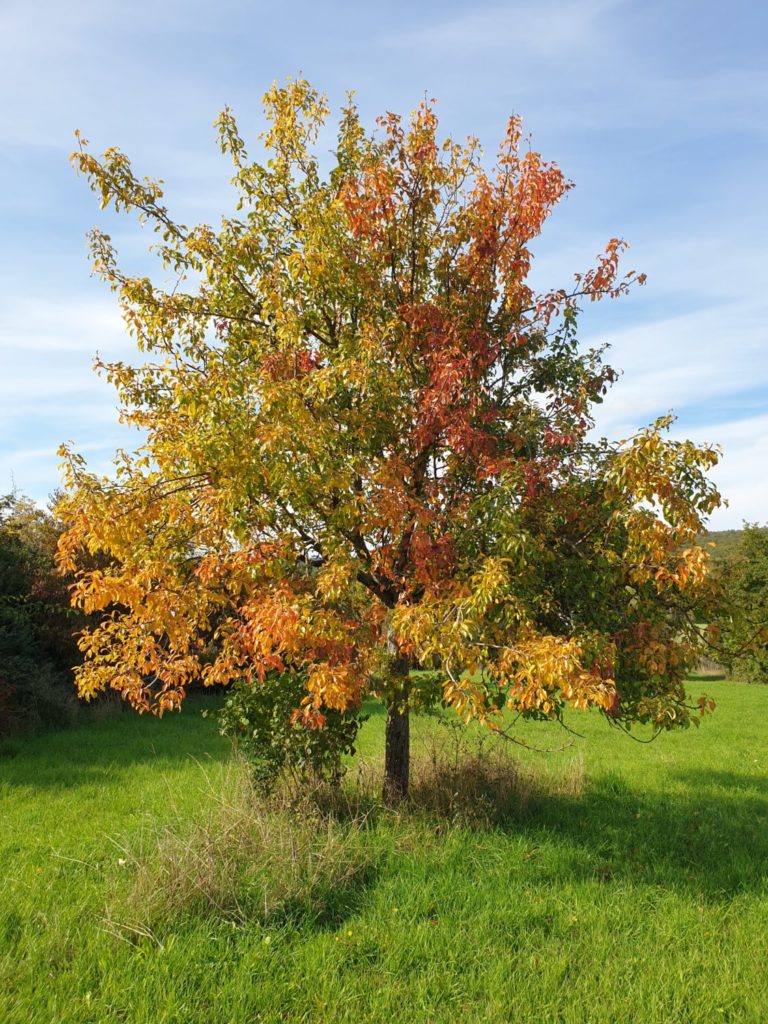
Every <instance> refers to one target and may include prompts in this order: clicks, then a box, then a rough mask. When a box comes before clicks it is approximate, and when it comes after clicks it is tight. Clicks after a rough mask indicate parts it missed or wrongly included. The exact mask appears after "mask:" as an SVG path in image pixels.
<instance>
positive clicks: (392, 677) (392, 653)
mask: <svg viewBox="0 0 768 1024" xmlns="http://www.w3.org/2000/svg"><path fill="white" fill-rule="evenodd" d="M387 654H388V656H389V665H388V668H389V672H388V675H389V679H388V680H387V682H388V684H389V685H388V687H387V689H388V690H389V693H390V696H389V700H388V703H387V725H386V731H385V745H384V794H383V795H384V803H385V804H387V805H389V806H393V805H395V804H398V803H400V802H401V801H402V800H404V799H405V798H406V797H407V796H408V777H409V771H410V765H411V723H410V719H409V716H408V672H409V669H410V663H409V660H408V658H407V657H406V656H405V655H403V654H402V653H401V652H400V649H399V648H398V646H397V641H396V640H395V638H394V637H393V636H392V634H391V633H390V634H389V636H388V637H387Z"/></svg>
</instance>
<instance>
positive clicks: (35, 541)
mask: <svg viewBox="0 0 768 1024" xmlns="http://www.w3.org/2000/svg"><path fill="white" fill-rule="evenodd" d="M60 530H61V527H60V524H59V523H57V522H56V520H55V519H54V517H53V516H52V515H51V514H50V513H48V512H45V511H44V510H42V509H39V508H37V507H36V506H35V505H34V503H33V502H31V501H29V500H28V499H25V498H21V497H18V496H17V495H15V494H11V495H6V496H4V497H0V735H2V734H7V733H11V732H16V731H19V730H22V729H24V730H30V729H36V728H41V727H51V726H53V727H58V726H62V725H67V724H69V723H70V722H71V721H72V720H73V719H74V718H75V717H76V715H77V712H78V702H77V699H76V697H75V691H74V686H73V683H72V673H71V666H72V665H74V664H75V662H76V661H77V660H79V657H80V656H79V653H78V650H77V645H76V642H75V639H74V636H73V634H74V632H75V630H76V629H77V628H78V627H80V626H82V621H81V620H80V618H79V617H78V616H77V615H75V613H74V612H73V611H72V610H71V609H70V607H69V595H68V590H67V580H65V579H64V578H63V577H62V576H60V575H59V573H58V572H57V571H56V566H55V550H56V543H57V539H58V536H59V533H60Z"/></svg>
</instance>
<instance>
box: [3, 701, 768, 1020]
mask: <svg viewBox="0 0 768 1024" xmlns="http://www.w3.org/2000/svg"><path fill="white" fill-rule="evenodd" d="M693 686H694V693H695V694H698V692H699V691H700V690H701V689H706V690H707V692H708V693H710V694H711V695H712V696H714V697H715V699H716V700H717V701H718V710H717V712H716V713H715V715H714V717H712V718H711V719H709V720H708V721H706V722H705V723H704V724H703V725H702V727H701V729H700V730H699V731H698V732H697V731H694V730H693V729H691V730H689V731H688V732H686V733H682V734H680V735H665V736H662V737H660V738H659V740H658V741H657V742H655V743H653V744H651V745H648V746H644V745H640V744H637V743H634V742H632V741H631V740H630V739H628V738H627V737H625V736H624V735H622V734H620V733H617V732H614V731H612V730H609V729H608V727H607V726H606V725H605V723H604V722H602V721H599V720H597V719H591V718H582V717H576V718H573V719H572V724H573V725H574V726H577V727H578V728H579V729H580V731H582V732H584V733H585V735H586V738H585V739H575V740H574V745H573V746H572V747H568V748H567V749H566V750H564V751H562V752H561V753H555V754H546V755H545V754H521V757H522V758H523V759H524V760H528V761H529V762H530V763H531V764H533V765H534V766H536V770H537V771H539V770H540V771H541V772H542V773H544V774H548V775H549V776H551V777H555V776H557V774H558V773H562V775H563V777H565V778H567V777H570V776H573V777H575V776H576V775H579V774H580V773H581V772H582V768H583V775H584V783H583V785H582V786H581V787H580V788H579V789H578V790H577V791H576V792H574V793H573V794H571V795H568V793H567V792H565V791H562V792H557V791H553V792H552V793H551V794H550V795H549V796H546V797H544V798H541V799H539V800H537V801H535V802H534V803H533V804H531V805H530V806H529V807H528V808H526V809H525V810H523V811H521V812H520V813H519V814H517V815H515V816H514V818H513V819H512V820H509V821H508V822H507V823H506V824H504V825H499V826H497V827H494V828H485V829H482V828H479V829H472V828H469V827H467V826H461V825H459V824H453V825H450V824H449V825H446V824H445V823H443V824H442V826H441V827H440V828H439V829H435V828H434V826H433V824H430V822H429V820H427V819H425V818H423V817H421V818H420V817H414V816H413V815H408V814H403V815H388V814H384V815H382V816H380V817H379V818H378V820H377V821H376V822H375V823H374V824H372V825H371V828H370V832H369V833H367V834H366V837H365V841H366V842H368V843H370V846H371V857H370V869H369V870H367V871H365V872H361V873H360V874H359V876H357V877H356V880H355V881H354V884H353V885H352V886H351V887H350V889H349V891H347V892H345V894H344V898H343V899H342V900H340V901H339V902H338V904H337V905H336V909H335V911H334V913H333V914H330V915H325V916H324V917H323V916H321V917H318V918H316V919H315V918H313V917H312V915H311V914H304V915H303V916H302V915H298V916H295V915H294V916H291V915H284V916H282V917H280V916H277V917H274V918H268V919H267V923H266V924H264V923H263V922H261V923H260V922H259V920H258V919H254V920H253V921H252V922H246V924H245V925H243V924H241V923H237V922H233V921H231V920H227V919H223V918H221V917H216V916H212V915H210V914H208V915H195V914H192V913H187V914H185V915H181V916H179V917H178V918H177V919H175V920H174V921H173V923H172V924H165V925H163V926H162V927H160V928H157V929H155V931H154V934H153V935H152V936H148V937H145V938H142V937H141V936H136V937H135V938H134V941H126V940H125V939H124V938H123V939H121V938H118V937H115V935H114V934H112V933H111V930H110V926H109V925H108V924H107V923H106V912H105V907H108V906H112V905H113V904H114V901H115V900H117V901H118V903H119V901H120V900H121V899H122V900H124V899H125V898H126V893H128V892H129V891H130V887H131V884H132V882H131V877H130V876H131V871H132V867H131V863H130V861H129V863H128V864H124V863H123V864H121V861H125V860H126V858H125V856H124V854H123V849H122V847H123V846H125V845H127V846H129V847H130V846H131V845H132V844H133V843H135V842H138V841H139V839H138V838H137V837H140V836H141V835H143V834H145V833H146V830H147V822H148V821H150V820H151V821H156V822H164V821H169V822H170V821H178V820H179V819H183V818H186V817H191V816H194V815H196V814H201V813H202V812H203V810H204V808H205V807H206V805H209V804H210V802H211V800H212V793H211V790H212V789H213V791H214V792H215V790H216V789H217V787H218V786H219V783H220V782H221V780H222V779H223V778H224V775H225V772H226V769H227V764H226V762H227V759H228V747H227V745H226V744H225V742H224V741H223V740H221V739H220V738H219V737H218V736H217V734H216V732H215V728H214V726H213V724H212V723H211V722H210V721H209V720H204V719H203V718H201V716H200V703H199V702H198V703H197V704H193V703H191V702H190V703H189V704H188V706H187V708H186V709H185V710H184V712H183V713H182V714H181V715H180V716H176V717H174V718H170V719H168V718H167V719H165V720H163V721H156V720H149V719H143V718H138V717H137V716H134V715H132V714H128V713H125V714H123V715H119V716H116V717H114V718H112V719H106V720H104V721H102V722H99V723H94V724H92V725H89V726H84V727H82V728H79V729H75V730H71V731H68V732H61V733H58V734H53V735H47V736H39V737H36V738H34V739H32V740H15V741H13V742H12V743H6V744H5V746H3V747H2V748H0V750H1V751H2V754H0V869H1V871H2V893H1V894H0V1021H1V1022H2V1024H37V1022H50V1024H70V1022H78V1024H85V1022H90V1024H101V1022H107V1021H127V1022H142V1024H143V1022H146V1024H168V1022H178V1024H195V1022H200V1024H219V1022H220V1024H236V1022H246V1021H247V1022H257V1021H264V1022H267V1021H291V1022H294V1021H328V1022H344V1021H349V1022H363V1021H386V1022H392V1024H395V1022H397V1024H400V1022H411V1021H412V1022H428V1021H434V1022H437V1021H446V1022H448V1021H451V1022H453V1021H463V1020H467V1021H478V1022H480V1021H482V1022H486V1021H488V1022H496V1021H499V1022H501V1021H511V1022H515V1024H516V1022H531V1024H545V1022H549V1021H562V1022H573V1024H576V1022H579V1024H581V1022H610V1024H616V1022H639V1024H651V1022H656V1021H658V1022H664V1024H673V1022H683V1021H686V1022H691V1024H703V1022H708V1021H732V1022H733V1021H739V1022H741V1021H744V1022H746V1021H754V1022H755V1024H758V1022H760V1024H763V1022H765V1021H767V1020H768V750H767V749H766V739H768V687H747V686H739V685H734V684H729V683H725V682H707V683H704V682H701V683H699V682H696V683H694V684H693ZM430 734H435V733H434V728H433V727H432V726H431V725H429V724H428V725H427V726H422V727H420V728H417V731H416V736H415V738H414V748H415V751H416V752H417V753H418V752H419V750H420V749H421V747H424V746H427V745H428V744H429V743H431V742H433V741H432V740H430V739H429V736H430ZM436 735H437V736H438V741H439V742H443V741H442V740H440V737H442V736H443V735H444V736H445V742H447V741H448V739H449V733H448V731H447V730H443V731H438V732H437V733H436ZM526 735H527V736H528V737H529V738H530V739H532V740H533V741H535V742H539V743H543V744H545V745H553V744H555V745H559V744H561V743H562V742H563V741H569V740H570V739H571V737H569V736H568V735H567V734H564V733H562V732H560V731H559V730H556V729H555V730H553V729H551V728H546V727H542V726H536V727H528V728H527V729H526ZM381 739H382V730H381V717H380V716H376V715H374V716H373V717H372V719H371V721H370V722H369V723H368V725H367V726H366V733H365V734H364V736H363V743H362V746H363V748H364V753H367V754H368V755H369V756H375V754H376V752H377V750H379V749H380V745H381ZM406 834H407V841H403V842H401V841H400V839H401V838H402V836H405V835H406ZM123 905H124V904H123ZM134 909H135V914H134V918H133V919H134V920H140V919H141V914H142V908H141V907H136V908H134Z"/></svg>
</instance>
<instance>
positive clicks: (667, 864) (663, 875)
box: [505, 772, 768, 900]
mask: <svg viewBox="0 0 768 1024" xmlns="http://www.w3.org/2000/svg"><path fill="white" fill-rule="evenodd" d="M711 774H717V775H720V774H721V773H706V772H703V773H701V775H700V776H699V775H697V774H696V773H691V777H690V781H689V783H688V785H687V786H685V788H682V787H680V788H678V787H676V788H675V791H674V792H670V793H668V794H649V793H644V792H642V791H637V790H633V789H631V788H630V787H629V786H627V784H626V783H625V782H624V781H623V780H622V779H620V778H619V777H613V778H611V777H608V778H605V779H598V780H595V781H593V782H592V783H590V784H589V785H588V787H587V789H586V791H585V792H584V793H583V794H582V795H581V796H579V797H576V798H568V797H559V796H550V797H547V798H545V799H544V800H543V801H542V802H541V803H540V804H539V805H538V806H537V807H535V808H534V809H532V811H531V812H530V813H529V814H528V815H526V817H525V819H524V820H522V821H519V822H518V823H516V824H512V823H509V822H508V823H506V826H505V827H510V825H512V827H513V828H514V827H520V826H522V828H523V829H524V831H525V832H526V834H528V835H530V836H531V838H532V839H533V840H536V839H538V840H540V841H546V840H551V841H554V842H556V843H561V844H562V845H563V847H564V849H565V853H566V856H565V858H564V859H563V862H562V864H561V867H560V869H559V870H560V871H561V872H562V873H564V874H566V875H569V876H570V877H571V878H577V879H584V878H588V877H591V878H593V879H595V880H597V881H600V882H609V881H614V880H615V881H626V882H631V883H634V884H644V885H651V886H661V887H664V888H665V889H672V890H675V889H678V890H680V889H682V890H695V891H696V892H697V893H698V894H700V896H701V897H702V898H704V899H711V900H720V899H723V898H729V897H733V896H735V895H736V894H738V893H739V892H753V891H760V890H765V889H766V887H767V886H768V871H767V869H766V865H768V797H767V796H766V795H765V793H764V792H763V794H758V793H756V792H755V791H754V780H753V779H751V778H750V777H749V776H739V775H738V774H737V773H722V775H723V776H727V777H728V778H727V781H726V780H725V779H722V778H721V779H720V781H719V782H718V784H717V785H712V784H711V777H710V778H708V775H709V776H711ZM723 783H725V784H723Z"/></svg>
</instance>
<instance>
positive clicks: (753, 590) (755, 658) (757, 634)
mask: <svg viewBox="0 0 768 1024" xmlns="http://www.w3.org/2000/svg"><path fill="white" fill-rule="evenodd" d="M718 576H719V583H720V585H721V588H722V595H723V598H722V601H721V603H720V606H719V608H718V609H717V612H716V615H715V618H714V621H715V625H716V627H717V630H718V633H719V636H718V641H719V643H720V647H721V650H722V652H723V653H722V658H723V660H724V661H725V662H726V663H727V665H728V667H729V668H730V670H731V671H733V670H734V669H741V670H742V671H743V672H744V674H745V675H746V677H747V679H748V680H749V681H750V682H753V683H768V526H759V525H758V524H757V523H745V525H744V529H743V530H742V531H741V532H740V535H739V539H738V544H737V545H736V546H735V548H734V550H733V551H732V553H731V554H730V555H729V557H728V558H727V559H726V560H725V561H724V562H723V564H722V566H721V567H720V569H719V573H718Z"/></svg>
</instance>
